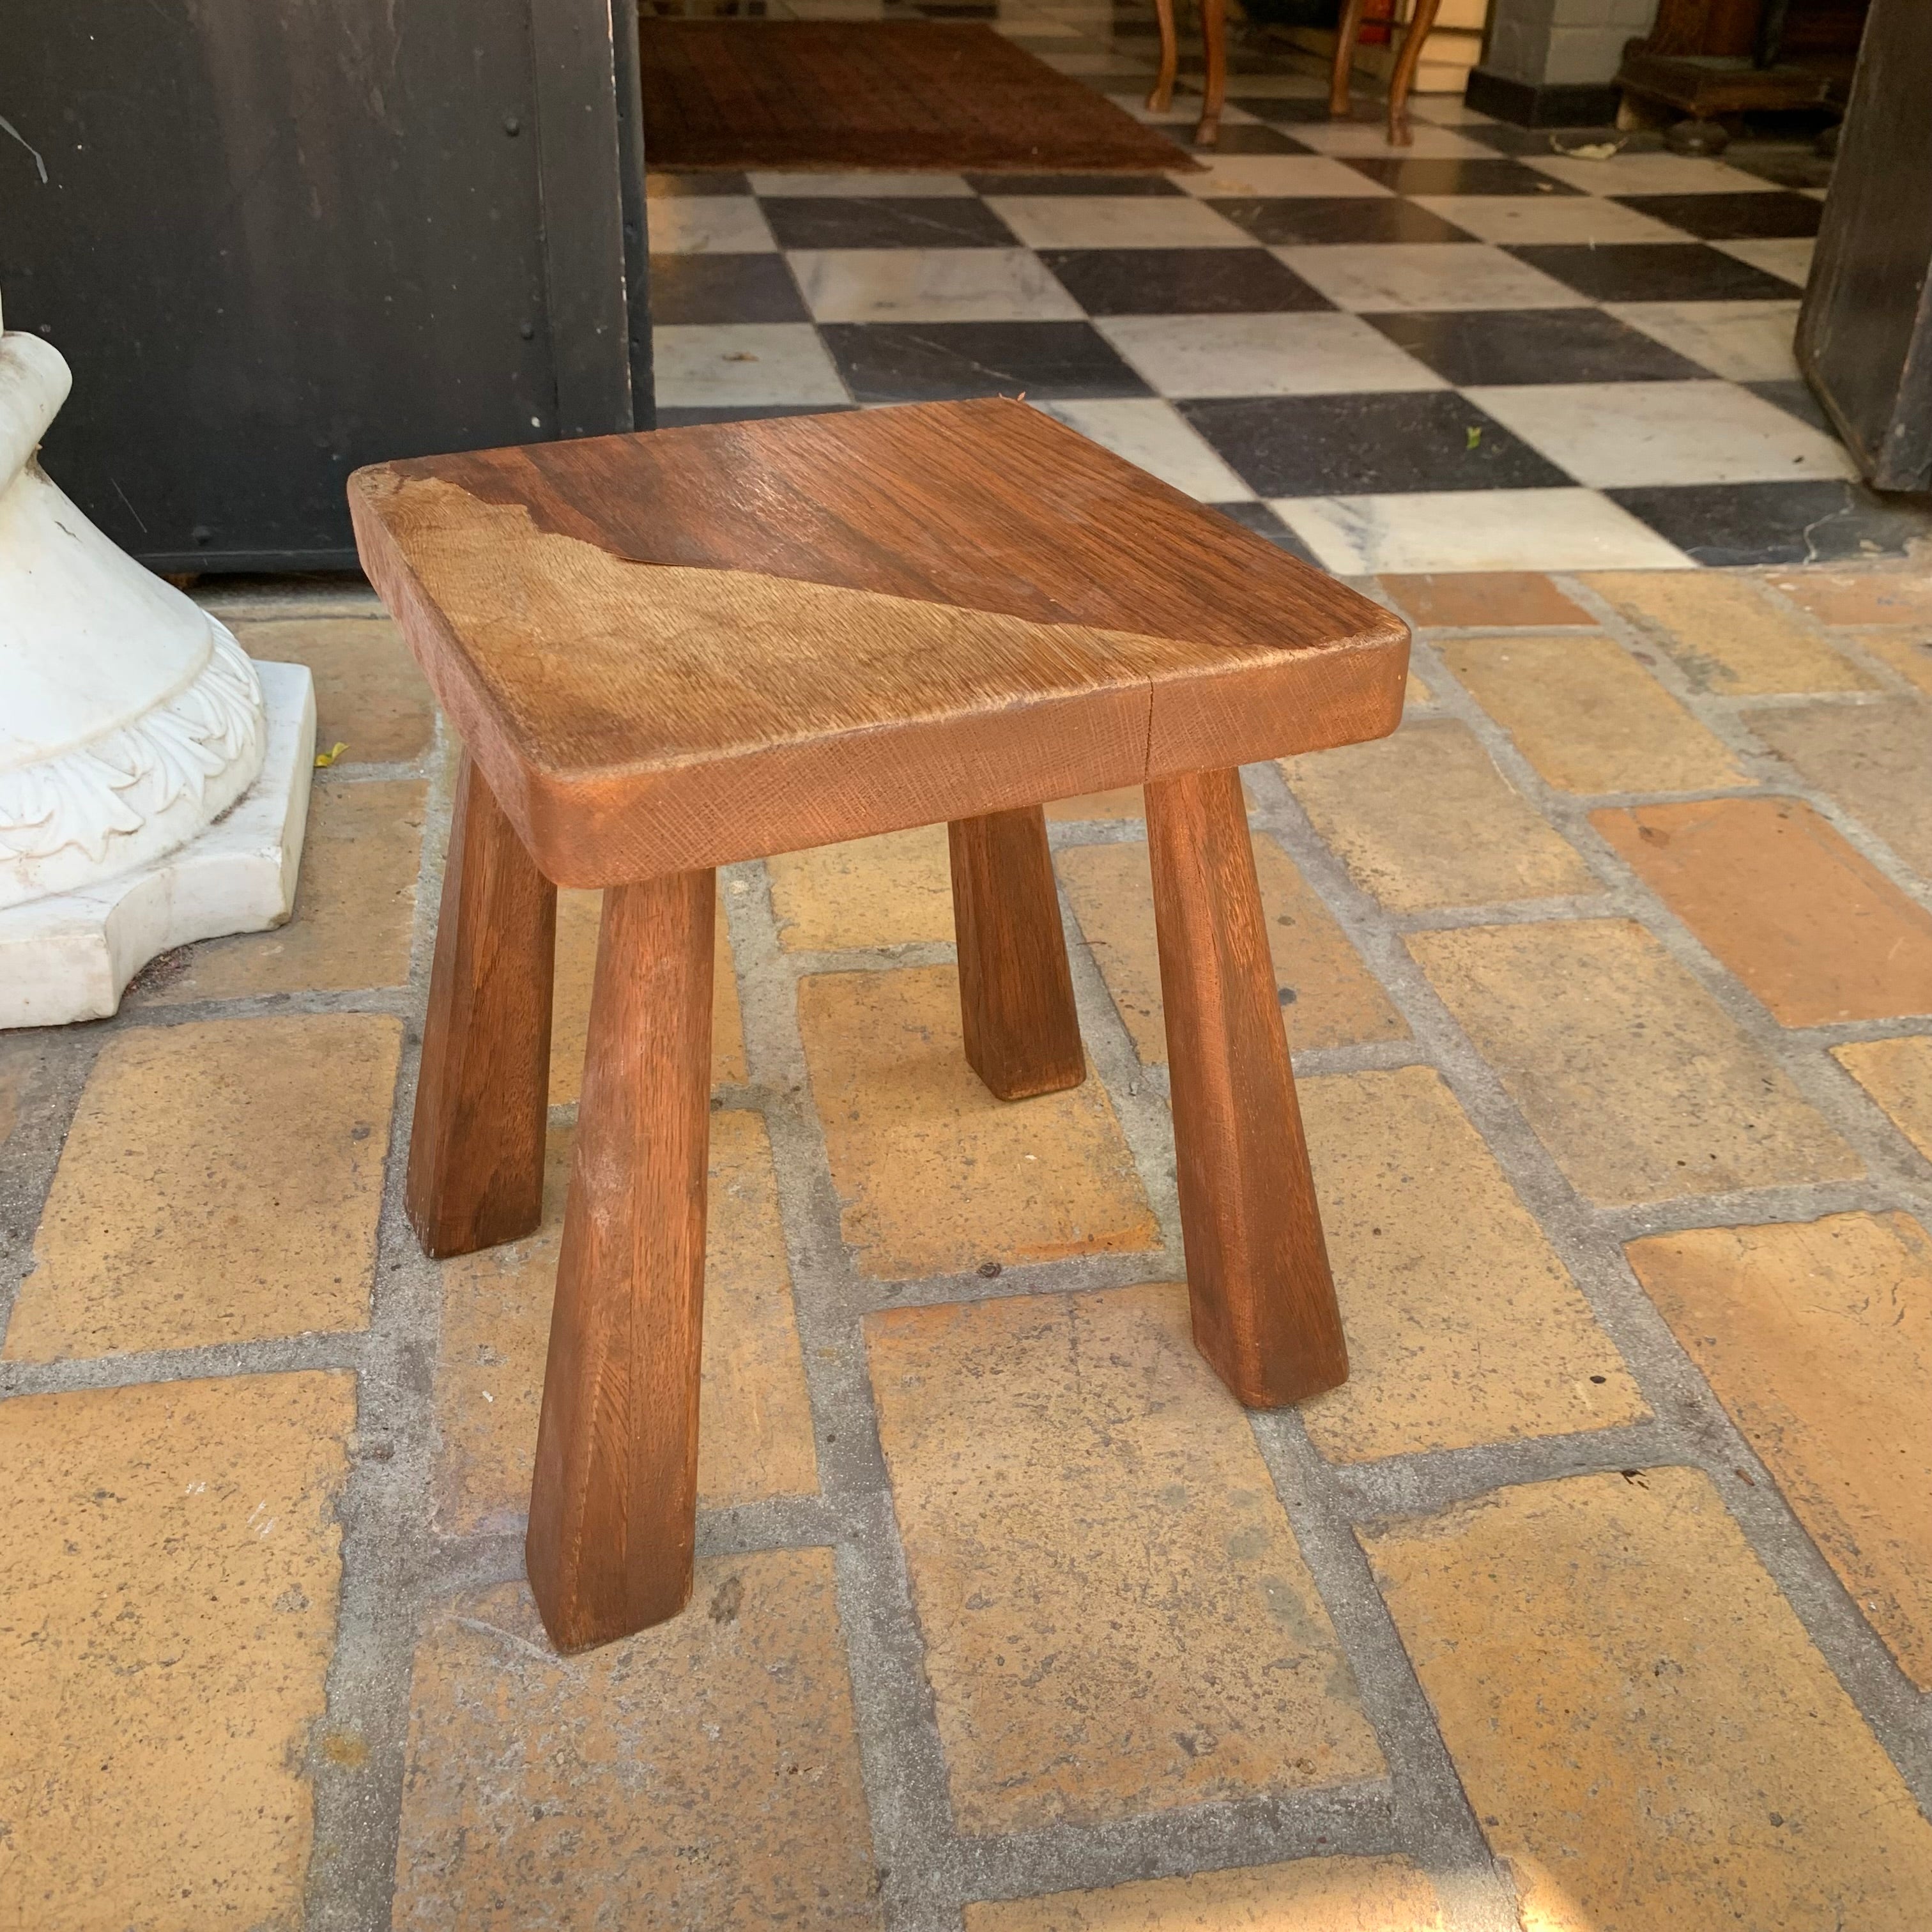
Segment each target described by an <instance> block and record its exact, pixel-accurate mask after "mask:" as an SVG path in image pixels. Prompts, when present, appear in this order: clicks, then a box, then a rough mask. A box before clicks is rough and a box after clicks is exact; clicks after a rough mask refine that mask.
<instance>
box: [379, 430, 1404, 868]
mask: <svg viewBox="0 0 1932 1932" xmlns="http://www.w3.org/2000/svg"><path fill="white" fill-rule="evenodd" d="M350 505H351V508H352V511H353V514H354V516H355V519H356V531H357V538H358V541H359V544H360V546H361V549H362V556H363V560H364V562H365V566H366V567H367V568H368V571H369V573H370V575H371V577H372V579H373V580H374V581H375V583H376V584H377V587H378V588H379V589H380V590H381V592H383V596H384V598H385V600H386V601H387V602H388V604H389V607H390V608H391V609H392V610H393V611H394V612H395V614H396V615H397V616H398V617H399V618H400V619H401V622H402V624H403V626H404V631H405V632H406V634H407V636H408V637H409V640H410V644H411V646H412V648H413V649H414V650H415V652H416V655H417V656H418V658H419V660H420V661H421V662H422V665H423V667H424V670H425V673H427V675H428V678H429V680H430V682H431V685H432V686H433V687H434V689H435V691H436V693H437V697H439V699H440V700H441V701H442V703H443V705H444V706H445V708H446V709H447V710H448V711H449V713H450V715H451V717H452V719H453V720H454V721H455V724H456V727H457V728H458V730H459V731H460V733H461V734H462V736H463V739H464V742H466V745H468V746H469V748H470V750H471V752H472V755H473V756H474V757H475V758H476V759H477V760H478V763H479V765H480V766H481V767H482V769H483V770H484V772H485V774H486V775H487V777H488V778H489V780H490V785H491V787H492V789H493V791H494V792H495V793H496V796H497V797H498V799H499V801H500V802H501V803H502V807H503V809H504V810H505V812H506V813H507V814H508V816H509V817H510V818H511V821H512V823H514V824H515V825H516V826H517V829H518V831H519V832H520V833H521V834H522V835H523V838H524V839H525V841H526V843H527V844H529V847H530V849H531V850H532V853H533V854H534V855H535V857H536V859H537V861H538V864H539V865H541V867H542V868H543V870H544V872H545V873H546V874H547V876H549V877H550V878H552V879H553V880H556V882H557V883H560V884H567V885H596V884H603V883H610V882H611V881H613V880H620V879H625V878H639V877H649V876H653V875H655V874H659V873H662V872H664V871H671V870H681V869H688V868H693V867H697V866H708V865H714V864H720V863H724V862H729V861H731V860H734V859H743V858H749V857H756V856H763V855H765V854H767V853H772V852H777V851H787V850H796V849H798V848H799V847H803V846H807V845H812V844H821V843H828V842H830V841H833V840H836V839H842V838H855V837H859V836H862V835H865V834H867V833H869V832H880V831H888V830H892V829H897V828H898V827H901V826H908V825H916V824H926V823H934V822H936V821H937V820H941V819H953V818H964V817H972V816H974V815H977V814H981V813H984V812H986V811H995V810H1000V809H1004V808H1011V807H1014V806H1019V805H1032V804H1035V803H1037V802H1038V801H1039V800H1040V799H1042V798H1043V797H1053V796H1066V795H1069V794H1071V793H1078V792H1084V791H1094V790H1105V789H1107V788H1109V787H1113V786H1116V785H1122V784H1134V783H1138V782H1139V781H1142V780H1144V779H1145V778H1150V777H1161V776H1164V775H1170V774H1173V773H1176V772H1184V771H1187V770H1190V769H1198V768H1199V767H1200V766H1203V765H1208V764H1214V765H1223V766H1225V765H1232V764H1236V763H1244V762H1247V761H1249V760H1255V759H1259V758H1262V757H1277V756H1280V755H1283V754H1286V753H1290V752H1293V751H1303V750H1310V749H1313V748H1316V747H1318V746H1325V745H1334V744H1340V743H1346V742H1352V741H1354V740H1355V739H1361V738H1367V737H1375V736H1380V735H1382V733H1385V732H1387V731H1389V730H1393V729H1394V727H1395V725H1396V724H1397V721H1398V720H1399V718H1400V710H1401V698H1402V685H1403V668H1404V665H1405V662H1406V650H1407V635H1408V634H1407V630H1406V626H1405V625H1403V623H1402V622H1401V621H1400V619H1397V618H1395V617H1394V616H1391V615H1390V613H1388V612H1387V611H1385V610H1382V609H1381V608H1380V607H1379V606H1377V605H1376V604H1371V603H1370V602H1369V601H1368V600H1367V599H1366V598H1362V597H1361V596H1359V595H1357V594H1356V593H1355V592H1353V591H1352V590H1350V589H1348V588H1347V586H1345V585H1343V584H1341V583H1337V582H1336V581H1334V580H1332V579H1331V578H1328V577H1324V576H1322V574H1320V573H1319V571H1314V570H1312V569H1310V568H1308V567H1307V565H1304V564H1301V563H1300V562H1297V561H1296V560H1295V559H1293V558H1292V557H1289V556H1287V555H1286V554H1285V553H1283V552H1282V551H1280V550H1277V549H1276V548H1275V547H1274V546H1273V545H1271V544H1268V543H1267V542H1265V541H1263V540H1262V539H1261V538H1257V537H1256V536H1254V535H1253V534H1252V533H1251V532H1247V531H1246V530H1244V529H1241V527H1240V526H1238V525H1237V524H1235V523H1233V522H1232V521H1231V520H1229V519H1227V518H1226V517H1221V516H1220V515H1219V514H1217V513H1216V512H1214V511H1210V510H1207V509H1205V508H1202V506H1201V505H1199V504H1196V503H1195V502H1193V501H1192V500H1191V499H1189V498H1187V497H1186V496H1182V495H1181V494H1180V493H1179V492H1178V491H1176V490H1172V489H1169V487H1167V486H1166V484H1162V483H1160V482H1158V481H1156V480H1155V479H1154V478H1152V477H1151V476H1149V475H1146V474H1145V472H1142V471H1141V470H1139V469H1136V468H1135V467H1134V466H1133V465H1131V464H1130V463H1126V462H1124V461H1123V460H1121V458H1118V457H1115V456H1113V455H1110V454H1109V452H1106V451H1104V450H1102V449H1100V448H1099V447H1098V446H1096V445H1094V444H1092V443H1088V441H1086V440H1085V439H1084V438H1083V437H1080V436H1079V435H1077V434H1076V433H1075V432H1073V431H1071V430H1069V429H1067V428H1065V427H1064V425H1061V424H1058V423H1056V422H1053V421H1052V419H1049V418H1048V417H1046V416H1042V415H1040V413H1037V411H1034V410H1031V409H1028V408H1027V407H1025V406H1023V405H1019V404H1013V403H1010V402H1007V401H1004V400H1001V399H994V400H991V401H978V402H971V403H950V404H932V405H919V406H914V407H903V408H897V409H889V410H868V411H864V412H859V413H849V414H844V415H838V416H822V417H796V418H790V419H778V420H774V421H766V422H753V423H736V424H723V425H706V426H703V427H700V428H690V429H680V430H670V431H658V432H657V433H655V434H650V435H645V436H632V437H598V438H594V439H589V440H585V441H582V442H577V443H550V444H534V445H531V446H527V447H525V448H521V449H505V450H494V451H486V452H481V453H479V454H477V455H468V456H457V457H445V458H424V459H421V460H413V461H409V462H404V463H392V464H387V465H384V466H380V467H378V468H376V469H365V470H362V471H359V472H357V474H356V476H355V477H353V478H352V479H351V481H350Z"/></svg>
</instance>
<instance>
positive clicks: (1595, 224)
mask: <svg viewBox="0 0 1932 1932" xmlns="http://www.w3.org/2000/svg"><path fill="white" fill-rule="evenodd" d="M1409 199H1411V200H1412V201H1413V202H1415V205H1416V206H1417V207H1418V208H1427V209H1428V210H1429V211H1430V214H1439V215H1440V216H1441V217H1442V219H1443V220H1445V221H1449V222H1454V223H1455V225H1456V226H1457V227H1458V228H1460V229H1463V230H1464V231H1465V232H1466V233H1468V234H1471V235H1473V236H1476V237H1477V238H1478V240H1481V241H1484V242H1496V244H1498V245H1499V246H1501V247H1505V248H1510V247H1516V248H1530V247H1540V246H1541V245H1544V244H1547V243H1559V244H1560V243H1562V242H1580V243H1586V244H1595V243H1598V242H1682V241H1683V240H1684V239H1685V234H1684V231H1683V230H1682V229H1681V228H1672V227H1670V226H1667V224H1666V223H1663V222H1661V221H1659V220H1656V219H1655V217H1653V216H1651V215H1648V214H1639V213H1638V212H1637V210H1636V209H1635V208H1625V206H1623V205H1622V203H1621V202H1614V201H1606V200H1604V199H1603V197H1602V196H1600V195H1594V194H1418V195H1412V196H1410V197H1409Z"/></svg>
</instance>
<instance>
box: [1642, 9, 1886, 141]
mask: <svg viewBox="0 0 1932 1932" xmlns="http://www.w3.org/2000/svg"><path fill="white" fill-rule="evenodd" d="M1866 5H1867V0H1661V5H1659V7H1658V10H1657V18H1656V20H1655V22H1654V23H1652V27H1651V30H1650V31H1649V34H1646V36H1645V37H1643V39H1641V40H1632V41H1631V42H1630V43H1628V46H1625V49H1624V59H1623V65H1622V68H1619V71H1618V74H1617V85H1618V86H1619V87H1621V88H1622V89H1623V90H1624V91H1625V93H1627V94H1630V95H1635V96H1637V98H1639V99H1640V101H1655V102H1658V103H1661V104H1662V105H1664V106H1665V107H1673V108H1676V109H1677V110H1679V111H1680V112H1681V113H1685V114H1686V115H1691V116H1692V117H1693V118H1696V119H1697V120H1700V121H1709V120H1716V119H1719V118H1724V117H1726V116H1734V115H1741V114H1746V113H1775V112H1778V111H1779V110H1790V109H1793V108H1802V107H1821V106H1823V105H1825V104H1827V103H1832V102H1840V103H1841V102H1842V101H1843V100H1844V98H1845V91H1846V84H1847V83H1849V80H1850V78H1851V73H1852V62H1853V60H1854V59H1855V57H1856V55H1857V53H1858V35H1859V33H1860V31H1861V29H1862V28H1863V27H1864V17H1865V8H1866Z"/></svg>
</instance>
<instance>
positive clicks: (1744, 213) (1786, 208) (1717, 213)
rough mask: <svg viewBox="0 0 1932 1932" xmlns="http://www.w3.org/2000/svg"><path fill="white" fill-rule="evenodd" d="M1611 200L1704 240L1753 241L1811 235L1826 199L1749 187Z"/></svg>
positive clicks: (1634, 195) (1816, 225)
mask: <svg viewBox="0 0 1932 1932" xmlns="http://www.w3.org/2000/svg"><path fill="white" fill-rule="evenodd" d="M1611 199H1613V200H1615V201H1620V202H1622V203H1623V205H1625V207H1626V208H1635V209H1636V210H1637V212H1638V213H1639V214H1648V215H1650V216H1652V217H1654V218H1655V220H1659V221H1667V222H1668V223H1670V226H1672V227H1673V228H1681V229H1683V231H1684V233H1685V234H1687V235H1694V236H1697V238H1698V239H1699V240H1700V241H1703V242H1754V241H1758V240H1760V239H1769V238H1773V237H1783V236H1793V235H1800V236H1802V235H1815V234H1817V232H1818V217H1819V216H1820V214H1823V212H1824V203H1823V202H1817V201H1814V200H1813V199H1811V196H1809V195H1803V194H1780V193H1775V192H1772V191H1770V190H1746V191H1745V193H1742V194H1619V195H1613V196H1612V197H1611Z"/></svg>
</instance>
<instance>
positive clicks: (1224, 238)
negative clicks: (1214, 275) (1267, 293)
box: [986, 194, 1255, 248]
mask: <svg viewBox="0 0 1932 1932" xmlns="http://www.w3.org/2000/svg"><path fill="white" fill-rule="evenodd" d="M986 205H987V206H988V207H989V208H991V209H992V211H993V212H994V213H995V214H997V215H998V217H1000V219H1001V220H1002V221H1004V223H1006V224H1007V226H1008V227H1009V228H1010V229H1012V230H1013V233H1015V234H1016V235H1017V236H1019V239H1021V240H1022V242H1025V244H1026V245H1027V246H1028V248H1253V246H1254V245H1255V239H1254V237H1253V236H1252V235H1250V234H1248V233H1246V232H1245V231H1244V230H1243V229H1239V228H1237V227H1236V226H1235V224H1234V223H1232V221H1230V220H1228V219H1227V218H1226V217H1225V216H1223V215H1220V214H1216V213H1215V212H1214V210H1213V209H1212V208H1204V207H1203V206H1202V205H1201V203H1200V202H1198V201H1190V200H1188V199H1185V198H1184V197H1183V196H1180V195H1178V194H1175V195H1166V194H1148V195H1127V194H1109V195H1099V194H1094V195H1088V194H1019V195H1013V194H1002V195H989V196H987V197H986Z"/></svg>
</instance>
